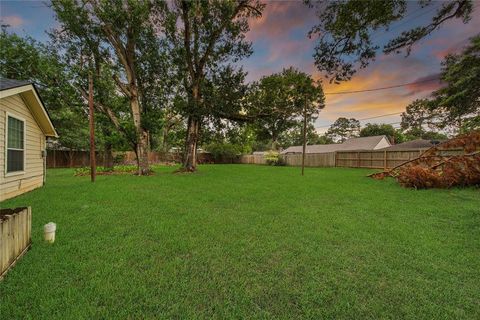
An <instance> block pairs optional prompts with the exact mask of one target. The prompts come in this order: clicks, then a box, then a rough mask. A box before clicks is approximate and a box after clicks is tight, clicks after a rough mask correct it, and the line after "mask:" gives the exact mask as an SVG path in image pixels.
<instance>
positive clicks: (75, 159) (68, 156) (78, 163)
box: [47, 150, 103, 168]
mask: <svg viewBox="0 0 480 320" xmlns="http://www.w3.org/2000/svg"><path fill="white" fill-rule="evenodd" d="M96 159H97V166H103V155H102V154H101V153H99V152H97V158H96ZM89 165H90V151H68V150H47V168H80V167H87V166H89Z"/></svg>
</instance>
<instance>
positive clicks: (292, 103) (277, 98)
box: [248, 68, 325, 149]
mask: <svg viewBox="0 0 480 320" xmlns="http://www.w3.org/2000/svg"><path fill="white" fill-rule="evenodd" d="M249 106H250V109H249V110H248V114H249V115H252V116H254V117H255V118H256V120H255V121H254V123H255V127H256V131H257V134H258V136H259V138H260V139H264V140H265V139H268V140H270V142H271V147H272V148H273V149H276V148H277V147H278V142H279V141H278V140H279V138H280V135H281V134H282V133H286V132H287V131H288V130H291V129H293V128H295V127H297V126H298V125H299V124H300V123H301V121H302V117H303V114H304V111H305V109H306V112H307V118H308V122H312V121H314V120H315V119H316V118H317V117H318V114H319V112H320V110H321V109H323V108H324V107H325V96H324V94H323V89H322V85H321V83H320V82H318V81H314V80H313V79H312V78H311V77H310V76H309V75H307V74H306V73H304V72H300V71H298V70H296V69H294V68H288V69H284V70H283V71H282V72H280V73H275V74H272V75H269V76H265V77H262V78H261V79H260V81H259V82H258V83H255V84H254V85H253V89H252V92H251V94H250V96H249Z"/></svg>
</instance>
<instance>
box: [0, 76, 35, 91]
mask: <svg viewBox="0 0 480 320" xmlns="http://www.w3.org/2000/svg"><path fill="white" fill-rule="evenodd" d="M28 84H32V82H31V81H24V80H12V79H6V78H0V91H1V90H7V89H13V88H17V87H22V86H26V85H28Z"/></svg>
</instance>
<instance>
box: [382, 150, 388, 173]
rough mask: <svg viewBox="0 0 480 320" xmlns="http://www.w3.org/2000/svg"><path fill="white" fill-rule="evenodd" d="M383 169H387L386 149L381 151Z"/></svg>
mask: <svg viewBox="0 0 480 320" xmlns="http://www.w3.org/2000/svg"><path fill="white" fill-rule="evenodd" d="M383 170H387V150H384V151H383Z"/></svg>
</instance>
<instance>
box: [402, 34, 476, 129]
mask: <svg viewBox="0 0 480 320" xmlns="http://www.w3.org/2000/svg"><path fill="white" fill-rule="evenodd" d="M441 79H442V80H443V82H444V83H445V86H444V87H442V88H440V89H438V90H436V91H434V92H433V93H432V96H431V97H429V98H425V99H421V100H415V101H413V102H412V103H411V104H409V105H408V106H407V108H406V110H405V112H404V113H402V129H403V130H405V131H407V132H408V131H411V130H414V131H417V132H419V131H422V130H425V128H427V127H428V128H430V129H436V130H444V131H450V132H452V133H458V132H460V131H465V130H474V129H478V128H479V127H478V122H479V121H478V119H479V118H480V36H475V37H473V38H472V39H471V42H470V44H469V45H468V46H467V47H466V48H465V49H464V50H463V51H462V52H461V53H459V54H452V55H448V56H447V57H446V58H445V59H444V60H443V62H442V71H441Z"/></svg>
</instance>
